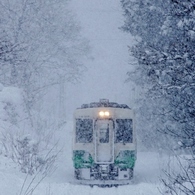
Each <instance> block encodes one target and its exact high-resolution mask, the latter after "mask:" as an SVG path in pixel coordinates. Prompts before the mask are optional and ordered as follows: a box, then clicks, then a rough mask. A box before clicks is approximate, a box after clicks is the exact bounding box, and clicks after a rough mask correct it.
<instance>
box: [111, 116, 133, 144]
mask: <svg viewBox="0 0 195 195" xmlns="http://www.w3.org/2000/svg"><path fill="white" fill-rule="evenodd" d="M115 142H116V143H120V142H121V143H132V142H133V121H132V119H116V132H115Z"/></svg>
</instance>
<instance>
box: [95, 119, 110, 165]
mask: <svg viewBox="0 0 195 195" xmlns="http://www.w3.org/2000/svg"><path fill="white" fill-rule="evenodd" d="M113 128H114V125H113V121H112V120H97V121H96V122H95V134H96V139H95V161H96V163H113V161H114V130H113Z"/></svg>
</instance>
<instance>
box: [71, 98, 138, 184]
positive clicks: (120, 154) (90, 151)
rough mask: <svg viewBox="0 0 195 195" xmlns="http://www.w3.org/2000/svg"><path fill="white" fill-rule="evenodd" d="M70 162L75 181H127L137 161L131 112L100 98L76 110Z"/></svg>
mask: <svg viewBox="0 0 195 195" xmlns="http://www.w3.org/2000/svg"><path fill="white" fill-rule="evenodd" d="M74 118H75V119H74V120H75V122H74V124H75V125H74V137H73V165H74V168H75V178H76V180H77V182H78V183H81V184H89V185H102V186H104V185H122V184H129V183H130V180H131V179H132V177H133V169H134V166H135V161H136V138H135V128H134V115H133V111H132V110H131V109H130V108H129V107H128V106H127V105H124V104H117V103H113V102H109V101H108V100H101V101H100V102H96V103H90V104H84V105H82V106H81V108H79V109H77V110H76V111H75V116H74Z"/></svg>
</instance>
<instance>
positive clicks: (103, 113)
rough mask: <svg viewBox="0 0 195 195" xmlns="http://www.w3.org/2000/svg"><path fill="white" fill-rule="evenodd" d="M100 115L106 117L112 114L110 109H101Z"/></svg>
mask: <svg viewBox="0 0 195 195" xmlns="http://www.w3.org/2000/svg"><path fill="white" fill-rule="evenodd" d="M99 116H100V117H104V116H105V117H108V116H110V113H109V112H108V111H105V112H104V111H100V112H99Z"/></svg>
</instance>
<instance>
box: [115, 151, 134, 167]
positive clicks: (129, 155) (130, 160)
mask: <svg viewBox="0 0 195 195" xmlns="http://www.w3.org/2000/svg"><path fill="white" fill-rule="evenodd" d="M135 161H136V153H135V151H131V150H123V151H120V152H119V154H118V156H117V157H116V159H115V161H114V164H115V165H117V166H118V167H120V168H131V169H132V168H133V167H134V166H135Z"/></svg>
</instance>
